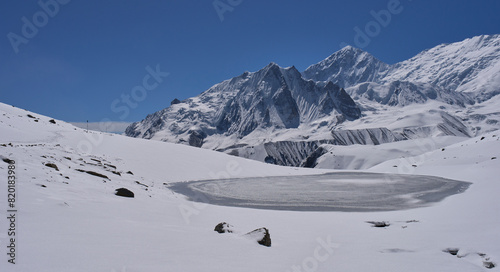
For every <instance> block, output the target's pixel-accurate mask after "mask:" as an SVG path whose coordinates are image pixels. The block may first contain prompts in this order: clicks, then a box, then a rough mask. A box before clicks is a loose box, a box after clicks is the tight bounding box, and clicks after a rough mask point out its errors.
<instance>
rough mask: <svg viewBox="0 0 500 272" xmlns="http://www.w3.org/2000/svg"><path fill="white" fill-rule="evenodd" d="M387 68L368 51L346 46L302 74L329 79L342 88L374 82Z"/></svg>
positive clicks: (317, 79)
mask: <svg viewBox="0 0 500 272" xmlns="http://www.w3.org/2000/svg"><path fill="white" fill-rule="evenodd" d="M389 69H390V65H388V64H386V63H384V62H382V61H380V60H378V59H376V58H375V57H374V56H372V55H370V54H369V53H367V52H365V51H363V50H361V49H358V48H354V47H352V46H346V47H344V48H343V49H341V50H340V51H338V52H335V53H334V54H332V55H331V56H329V57H328V58H326V59H325V60H323V61H321V62H319V63H317V64H314V65H311V66H309V67H308V68H307V69H306V70H305V71H304V72H303V75H304V78H308V79H313V80H315V81H331V82H333V83H335V84H337V85H339V86H342V87H343V88H348V87H351V86H354V85H357V84H358V83H361V82H376V81H377V80H378V79H379V78H381V77H382V76H383V75H385V74H386V73H387V71H388V70H389Z"/></svg>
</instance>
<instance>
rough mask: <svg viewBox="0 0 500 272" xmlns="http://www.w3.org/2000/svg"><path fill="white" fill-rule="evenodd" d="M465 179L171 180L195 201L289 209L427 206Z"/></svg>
mask: <svg viewBox="0 0 500 272" xmlns="http://www.w3.org/2000/svg"><path fill="white" fill-rule="evenodd" d="M469 185H470V183H468V182H462V181H457V180H450V179H445V178H440V177H433V176H418V175H396V174H378V173H359V172H339V173H329V174H323V175H310V176H286V177H256V178H238V179H223V180H205V181H191V182H184V183H176V184H174V185H172V186H170V187H169V188H170V189H172V190H173V191H174V192H177V193H180V194H183V195H185V196H187V197H188V199H190V200H192V201H196V202H204V203H210V204H214V205H222V206H234V207H247V208H256V209H272V210H293V211H354V212H367V211H394V210H404V209H411V208H417V207H423V206H428V205H430V204H432V203H436V202H439V201H441V200H443V199H444V198H446V197H448V196H450V195H454V194H459V193H462V192H464V191H465V190H467V188H468V187H469Z"/></svg>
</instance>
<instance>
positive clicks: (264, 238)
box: [214, 222, 271, 247]
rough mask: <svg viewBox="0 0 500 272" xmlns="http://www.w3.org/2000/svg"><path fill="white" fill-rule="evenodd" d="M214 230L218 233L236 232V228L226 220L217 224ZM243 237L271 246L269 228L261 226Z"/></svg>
mask: <svg viewBox="0 0 500 272" xmlns="http://www.w3.org/2000/svg"><path fill="white" fill-rule="evenodd" d="M214 231H216V232H218V233H234V232H235V229H234V227H233V226H232V225H229V224H228V223H226V222H222V223H219V224H217V226H215V228H214ZM243 237H246V238H249V239H251V240H254V241H256V242H257V243H258V244H259V245H263V246H266V247H271V234H269V230H268V229H267V228H259V229H256V230H253V231H251V232H249V233H247V234H244V235H243Z"/></svg>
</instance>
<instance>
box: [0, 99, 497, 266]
mask: <svg viewBox="0 0 500 272" xmlns="http://www.w3.org/2000/svg"><path fill="white" fill-rule="evenodd" d="M28 115H30V116H32V117H33V118H32V117H29V116H28ZM35 120H37V121H35ZM50 120H51V119H50V118H48V117H44V116H40V115H38V114H35V113H31V112H27V111H24V110H21V109H17V108H13V107H11V106H8V105H5V104H0V132H1V133H0V155H1V159H0V175H2V176H3V177H7V175H8V165H9V164H8V163H6V162H5V161H4V160H6V159H10V160H15V163H14V165H15V167H16V180H17V184H16V190H17V191H16V192H17V193H18V194H17V199H16V205H17V207H16V208H17V209H18V212H17V215H16V216H17V221H16V226H15V228H16V230H17V231H16V238H17V239H16V245H15V248H16V255H15V256H16V259H15V262H16V264H15V265H14V264H11V263H8V262H7V260H8V259H9V258H12V257H11V256H9V255H7V254H5V253H6V252H7V250H8V248H7V245H9V244H10V241H8V239H9V238H11V237H9V235H8V232H7V229H8V228H9V227H10V226H9V225H10V222H7V220H6V218H7V217H8V216H9V214H7V212H6V210H7V209H6V207H7V200H6V196H7V186H6V184H4V186H1V187H0V194H1V195H2V197H0V205H1V206H2V207H4V208H2V209H0V218H2V219H0V245H2V248H3V249H2V251H3V254H1V256H3V257H1V258H0V270H1V271H19V272H20V271H40V272H48V271H50V272H59V271H61V272H63V271H64V272H66V271H77V272H79V271H96V272H101V271H102V272H109V271H122V272H123V271H127V272H133V271H148V272H155V271H186V272H191V271H193V272H194V271H219V272H220V271H242V272H247V271H297V270H298V271H313V270H314V271H332V268H335V269H336V270H339V271H388V272H396V271H398V272H399V271H402V270H404V271H443V272H448V271H450V272H451V271H464V272H469V271H470V272H472V271H494V270H495V269H497V268H493V270H489V269H488V268H486V267H491V266H498V263H499V260H500V247H499V245H500V240H499V237H498V235H497V233H498V225H499V224H500V218H499V216H498V215H497V214H498V213H497V211H498V209H500V202H499V200H498V196H497V195H498V190H500V186H499V183H498V182H496V181H497V177H498V174H499V172H498V169H500V167H499V165H498V163H499V161H498V159H496V158H497V157H498V156H499V155H500V154H497V152H498V150H500V139H499V137H498V135H496V134H494V133H489V134H485V135H484V136H483V137H484V138H481V137H476V138H473V139H469V140H466V141H464V142H461V143H457V144H454V145H450V146H447V147H446V148H445V150H443V151H442V149H438V150H436V151H432V152H425V153H423V154H421V155H420V156H417V157H405V158H403V159H398V160H396V161H388V162H386V163H380V164H378V165H377V166H376V167H375V168H372V169H371V171H372V170H373V171H377V172H381V173H383V172H394V173H399V174H412V173H415V174H432V175H437V176H442V177H446V178H453V179H459V180H464V181H469V182H472V183H473V184H472V186H471V188H470V189H468V190H467V191H465V193H463V194H459V195H455V196H452V197H449V198H447V199H445V200H444V201H442V202H440V203H436V204H434V205H432V206H428V207H425V208H419V209H411V210H400V211H392V212H354V213H344V212H294V211H273V210H256V209H247V208H235V207H223V206H214V205H210V204H204V203H195V202H190V201H187V200H186V199H185V198H184V197H182V196H180V195H177V194H173V193H172V192H171V191H170V190H169V189H168V185H170V184H172V183H175V182H179V181H190V180H200V179H219V178H224V177H227V178H234V177H251V176H269V175H285V176H286V175H297V174H301V175H305V174H309V175H310V174H315V173H323V172H322V171H318V170H314V169H297V168H287V167H278V166H273V165H267V164H262V163H258V162H255V161H250V160H244V159H241V158H237V157H232V156H227V155H225V154H222V153H220V152H214V151H209V150H204V149H198V148H192V147H188V146H185V145H175V144H170V143H162V142H159V141H146V140H142V139H134V138H128V137H123V136H119V135H112V134H105V133H96V132H89V133H86V132H85V131H84V130H81V129H78V128H74V127H72V126H71V125H69V124H66V123H64V122H61V121H59V120H54V121H53V122H55V124H54V123H53V122H51V121H50ZM350 147H353V146H346V147H345V148H350ZM372 152H373V153H376V152H377V149H375V150H373V151H372ZM54 165H55V166H57V169H56V168H55V167H54ZM394 165H397V166H398V167H393V166H394ZM412 165H417V167H413V166H412ZM77 169H79V170H84V171H85V172H81V171H78V170H77ZM129 171H130V172H129ZM114 172H116V173H114ZM91 173H97V174H101V175H104V176H106V177H103V176H96V175H95V174H91ZM117 173H118V174H117ZM283 182H285V183H286V180H285V181H283ZM360 182H367V181H360ZM383 184H384V183H382V185H383ZM385 184H386V186H387V187H386V188H387V191H388V192H390V191H391V190H393V187H391V185H390V184H391V181H390V180H387V181H386V182H385ZM121 187H125V188H128V189H130V190H131V191H133V192H134V193H135V197H134V198H123V197H118V196H115V195H114V192H115V189H117V188H121ZM381 188H385V187H381ZM259 190H260V188H254V189H253V192H252V193H253V194H255V195H258V192H259ZM289 197H293V196H289ZM401 197H402V198H404V197H405V196H404V195H402V196H401ZM223 221H226V222H229V223H230V224H232V225H233V226H234V230H235V233H232V234H218V233H216V232H214V231H213V230H214V227H215V225H216V224H218V223H220V222H223ZM366 221H380V222H382V221H384V222H386V223H387V225H388V226H387V227H385V228H375V227H372V224H368V223H366ZM260 227H266V228H268V229H269V231H270V234H271V239H272V246H271V247H263V246H261V245H259V244H257V243H256V242H255V240H252V239H250V238H248V236H244V235H243V234H245V233H247V232H249V231H252V230H254V229H256V228H260ZM454 249H456V250H457V251H458V252H457V253H458V255H457V256H453V255H451V254H450V253H448V252H450V251H451V252H453V250H454ZM360 256H362V257H360Z"/></svg>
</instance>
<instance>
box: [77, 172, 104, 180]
mask: <svg viewBox="0 0 500 272" xmlns="http://www.w3.org/2000/svg"><path fill="white" fill-rule="evenodd" d="M75 170H76V171H78V172H82V173H87V174H89V175H92V176H96V177H100V178H105V179H108V180H109V178H108V176H106V175H103V174H100V173H97V172H94V171H87V170H82V169H75Z"/></svg>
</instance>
